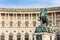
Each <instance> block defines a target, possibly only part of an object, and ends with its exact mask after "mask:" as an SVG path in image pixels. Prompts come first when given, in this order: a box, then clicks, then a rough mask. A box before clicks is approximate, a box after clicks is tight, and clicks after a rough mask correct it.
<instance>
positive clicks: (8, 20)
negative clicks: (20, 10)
mask: <svg viewBox="0 0 60 40" xmlns="http://www.w3.org/2000/svg"><path fill="white" fill-rule="evenodd" d="M9 19H10V17H9V13H8V27H10V25H9V24H10V23H9V22H10V20H9Z"/></svg>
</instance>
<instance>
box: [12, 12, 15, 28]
mask: <svg viewBox="0 0 60 40" xmlns="http://www.w3.org/2000/svg"><path fill="white" fill-rule="evenodd" d="M12 20H13V27H15V26H14V22H15V20H14V13H13V19H12Z"/></svg>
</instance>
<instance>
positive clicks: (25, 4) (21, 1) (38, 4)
mask: <svg viewBox="0 0 60 40" xmlns="http://www.w3.org/2000/svg"><path fill="white" fill-rule="evenodd" d="M47 7H60V0H0V8H47Z"/></svg>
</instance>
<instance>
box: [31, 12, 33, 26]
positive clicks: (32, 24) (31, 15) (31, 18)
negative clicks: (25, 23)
mask: <svg viewBox="0 0 60 40" xmlns="http://www.w3.org/2000/svg"><path fill="white" fill-rule="evenodd" d="M31 27H33V24H32V13H31Z"/></svg>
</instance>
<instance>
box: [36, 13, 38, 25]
mask: <svg viewBox="0 0 60 40" xmlns="http://www.w3.org/2000/svg"><path fill="white" fill-rule="evenodd" d="M37 21H38V19H37V13H36V26H37Z"/></svg>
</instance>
